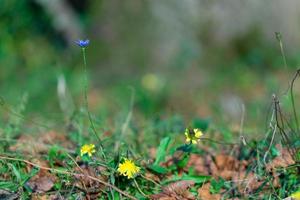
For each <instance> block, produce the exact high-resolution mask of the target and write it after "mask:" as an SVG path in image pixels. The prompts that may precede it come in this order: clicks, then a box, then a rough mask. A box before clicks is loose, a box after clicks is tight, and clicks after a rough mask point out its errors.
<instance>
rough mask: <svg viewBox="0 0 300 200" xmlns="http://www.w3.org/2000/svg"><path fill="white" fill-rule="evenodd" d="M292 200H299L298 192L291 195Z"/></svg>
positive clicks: (299, 193)
mask: <svg viewBox="0 0 300 200" xmlns="http://www.w3.org/2000/svg"><path fill="white" fill-rule="evenodd" d="M291 197H292V199H295V200H300V190H298V191H297V192H295V193H293V194H292V195H291Z"/></svg>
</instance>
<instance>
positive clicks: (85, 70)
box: [81, 47, 105, 158]
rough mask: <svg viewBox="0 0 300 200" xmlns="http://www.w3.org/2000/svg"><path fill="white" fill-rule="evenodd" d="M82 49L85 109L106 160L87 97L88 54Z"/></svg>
mask: <svg viewBox="0 0 300 200" xmlns="http://www.w3.org/2000/svg"><path fill="white" fill-rule="evenodd" d="M81 49H82V56H83V64H84V73H85V79H84V99H85V108H86V111H87V114H88V117H89V121H90V125H91V127H92V130H93V133H94V135H95V137H96V138H97V140H98V142H99V145H100V148H101V152H102V154H103V158H105V154H104V152H103V145H102V140H101V139H100V137H99V136H98V134H97V131H96V128H95V126H94V122H93V119H92V116H91V113H90V111H89V103H88V95H87V90H88V83H87V82H88V74H87V64H86V52H85V48H84V47H83V48H81Z"/></svg>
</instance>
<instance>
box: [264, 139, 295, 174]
mask: <svg viewBox="0 0 300 200" xmlns="http://www.w3.org/2000/svg"><path fill="white" fill-rule="evenodd" d="M276 147H277V149H278V150H279V152H280V155H279V156H277V157H276V158H274V159H273V160H272V161H271V162H270V163H268V164H267V167H266V168H267V170H268V171H272V170H273V169H275V168H279V167H288V166H289V165H293V164H295V161H294V159H293V158H292V156H291V154H290V153H289V151H288V150H287V149H286V148H282V147H281V146H279V145H277V146H276Z"/></svg>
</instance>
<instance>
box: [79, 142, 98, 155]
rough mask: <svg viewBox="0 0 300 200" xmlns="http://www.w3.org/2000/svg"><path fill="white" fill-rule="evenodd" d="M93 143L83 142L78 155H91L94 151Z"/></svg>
mask: <svg viewBox="0 0 300 200" xmlns="http://www.w3.org/2000/svg"><path fill="white" fill-rule="evenodd" d="M95 152H96V150H95V145H94V144H85V145H83V146H82V147H81V149H80V155H81V156H83V155H84V154H88V156H89V157H91V156H92V154H93V153H95Z"/></svg>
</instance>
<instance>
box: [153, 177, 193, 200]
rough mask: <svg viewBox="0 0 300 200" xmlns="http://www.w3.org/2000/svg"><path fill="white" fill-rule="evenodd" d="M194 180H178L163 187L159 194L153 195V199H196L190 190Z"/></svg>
mask: <svg viewBox="0 0 300 200" xmlns="http://www.w3.org/2000/svg"><path fill="white" fill-rule="evenodd" d="M194 184H195V183H194V181H177V182H174V183H170V184H169V185H167V186H165V187H163V188H162V192H161V193H159V194H154V195H151V197H150V198H151V199H153V200H194V199H195V197H194V195H193V194H192V193H191V192H189V190H188V189H189V188H190V187H191V186H193V185H194Z"/></svg>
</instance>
